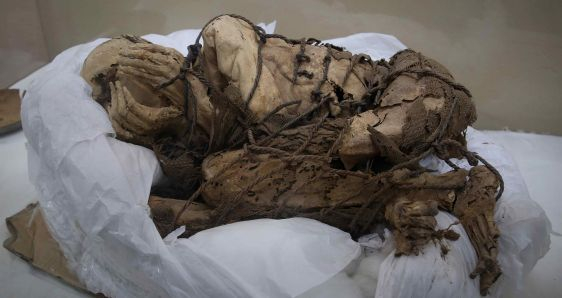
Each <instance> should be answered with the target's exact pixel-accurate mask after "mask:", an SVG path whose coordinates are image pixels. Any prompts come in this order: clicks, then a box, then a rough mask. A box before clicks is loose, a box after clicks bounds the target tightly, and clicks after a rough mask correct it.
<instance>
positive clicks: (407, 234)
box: [385, 192, 459, 256]
mask: <svg viewBox="0 0 562 298" xmlns="http://www.w3.org/2000/svg"><path fill="white" fill-rule="evenodd" d="M411 194H414V195H413V196H410V197H406V196H403V197H400V198H398V199H396V200H395V201H393V202H392V203H391V204H388V205H387V206H386V211H385V218H386V219H387V220H388V221H389V222H390V224H391V225H392V226H393V233H394V240H395V244H396V252H395V255H396V256H401V255H418V254H419V252H420V251H421V250H422V249H423V247H424V246H425V245H426V244H428V243H429V242H430V241H432V240H441V239H443V238H445V239H448V240H457V239H458V238H459V234H457V233H456V232H455V231H453V230H450V229H445V230H436V229H435V228H436V227H437V221H436V220H435V215H437V213H438V212H439V211H438V206H439V203H438V202H437V201H434V200H423V198H422V199H421V200H420V198H417V197H418V196H417V195H416V194H418V192H412V193H411ZM419 194H421V193H419Z"/></svg>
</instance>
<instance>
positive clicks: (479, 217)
mask: <svg viewBox="0 0 562 298" xmlns="http://www.w3.org/2000/svg"><path fill="white" fill-rule="evenodd" d="M498 185H499V182H498V179H497V177H496V175H494V174H493V173H492V172H491V171H490V170H488V169H487V168H486V167H484V166H477V167H474V168H472V169H471V170H470V173H469V180H468V182H467V186H466V188H465V190H464V192H462V193H461V194H460V195H459V197H458V199H457V202H456V204H455V208H454V210H453V213H454V215H455V216H457V217H458V218H459V220H460V221H461V223H462V225H463V227H464V229H465V230H466V232H467V234H468V236H469V237H470V242H471V243H472V245H473V246H474V249H475V250H476V254H477V256H478V263H477V264H476V268H475V269H474V271H473V272H472V273H471V274H470V277H471V278H475V277H477V276H480V294H482V295H486V294H487V293H488V289H489V288H490V287H491V286H492V284H493V283H494V282H495V281H496V279H498V277H499V276H500V275H501V269H500V267H499V265H498V262H497V256H498V241H497V238H498V237H499V235H500V232H499V230H498V228H497V227H496V224H495V222H494V207H495V206H496V200H495V196H496V190H497V188H498Z"/></svg>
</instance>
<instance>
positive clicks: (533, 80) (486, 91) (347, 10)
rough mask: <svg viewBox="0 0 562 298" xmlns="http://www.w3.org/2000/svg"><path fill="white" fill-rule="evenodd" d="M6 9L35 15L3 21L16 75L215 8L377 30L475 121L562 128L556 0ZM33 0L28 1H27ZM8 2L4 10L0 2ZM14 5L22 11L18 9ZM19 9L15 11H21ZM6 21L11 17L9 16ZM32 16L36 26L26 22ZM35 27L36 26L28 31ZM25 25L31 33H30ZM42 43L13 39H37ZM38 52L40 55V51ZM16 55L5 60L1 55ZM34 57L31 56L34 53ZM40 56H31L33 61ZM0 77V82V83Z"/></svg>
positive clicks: (344, 30) (88, 1) (294, 25)
mask: <svg viewBox="0 0 562 298" xmlns="http://www.w3.org/2000/svg"><path fill="white" fill-rule="evenodd" d="M0 2H2V6H1V7H2V10H1V13H0V16H2V17H3V19H2V20H0V24H1V25H0V26H1V28H4V23H5V22H6V20H5V16H6V15H11V14H12V13H13V11H14V10H17V9H19V8H18V7H21V5H22V4H21V3H24V2H25V3H27V4H28V6H29V7H28V8H29V10H30V11H31V10H33V9H36V10H37V15H38V18H35V19H34V18H33V17H32V13H31V12H28V15H27V17H26V18H22V17H19V18H18V21H19V23H17V24H15V25H14V26H11V27H10V28H7V29H0V37H1V38H2V41H1V43H0V46H1V47H2V52H1V53H5V51H4V49H3V48H4V46H5V45H6V44H7V43H6V42H5V40H4V39H6V38H7V37H9V38H11V39H13V38H14V36H15V37H17V38H16V40H18V38H20V39H21V40H18V41H17V42H13V41H12V42H11V43H9V44H8V46H9V47H11V49H20V50H21V53H34V54H35V56H32V57H31V58H30V59H29V61H28V60H26V59H21V54H20V53H18V52H17V51H16V52H14V51H13V50H12V51H9V52H8V55H4V54H3V55H1V56H0V59H2V60H1V61H2V62H1V64H0V65H1V66H2V69H1V71H0V78H2V79H4V77H12V79H13V81H15V80H16V79H18V78H19V77H18V76H17V75H15V72H14V70H15V69H18V70H19V69H26V70H27V69H30V68H33V66H34V65H35V64H34V62H36V61H37V58H34V57H43V56H41V55H44V54H45V53H46V55H47V57H48V59H52V58H53V57H54V56H55V55H56V54H58V53H59V52H60V51H62V50H64V49H65V48H68V47H70V46H72V45H75V44H78V43H82V42H86V41H89V40H91V39H94V38H96V37H101V36H108V37H109V36H115V35H118V34H121V33H132V34H139V35H140V34H147V33H160V34H167V33H169V32H172V31H175V30H179V29H185V28H200V27H201V26H202V25H203V24H205V23H206V21H207V20H209V19H210V18H211V17H213V16H215V15H218V14H221V13H238V14H242V15H244V16H246V17H248V18H250V19H252V20H254V21H255V22H261V21H264V22H268V21H272V20H277V32H278V33H282V34H285V35H288V36H290V37H303V36H306V37H317V38H321V39H327V38H333V37H339V36H344V35H348V34H352V33H357V32H381V33H387V34H392V35H395V36H396V37H398V38H399V39H400V40H401V41H402V42H403V43H405V44H406V45H407V46H409V47H411V48H413V49H415V50H418V51H421V52H422V53H424V54H426V55H427V56H430V57H433V58H436V59H437V60H438V61H440V62H441V63H443V64H444V65H445V66H446V67H448V68H449V70H450V71H451V72H452V73H453V75H454V76H455V78H456V79H457V81H459V82H461V83H462V84H464V85H465V86H467V87H468V88H469V89H470V90H471V91H472V93H473V96H474V100H475V102H476V105H477V109H478V113H479V120H478V122H477V125H476V126H477V127H478V128H485V129H502V128H509V129H514V130H525V131H532V132H541V133H551V134H558V135H562V116H561V113H562V1H548V0H542V1H528V0H527V1H525V0H511V1H508V0H496V1H493V0H473V1H462V0H459V1H453V0H426V1H393V0H378V1H372V0H371V1H369V0H349V1H342V0H310V1H302V0H301V1H297V0H285V1H274V0H262V1H253V0H241V1H226V0H225V1H216V0H215V1H211V0H206V1H205V0H191V1H188V0H166V1H148V0H97V1H94V0H83V1H82V0H37V1H32V0H23V1H22V0H0ZM33 3H36V5H35V6H34V5H32V4H33ZM5 7H7V8H8V9H5ZM20 10H21V9H20ZM20 14H21V12H20ZM12 19H13V18H12ZM37 21H39V23H40V26H39V27H40V28H36V27H37V26H35V25H32V24H35V23H36V22H37ZM35 29H37V31H35ZM30 32H31V33H32V34H31V35H30ZM38 32H42V33H43V37H44V45H43V46H44V48H43V50H41V51H38V53H35V52H33V51H30V50H29V48H30V47H34V48H35V50H40V47H37V46H36V45H35V44H33V43H32V42H31V43H26V42H23V41H22V40H30V39H32V40H33V41H37V40H38V39H37V38H35V35H36V34H39V33H38ZM39 52H40V53H39ZM11 57H20V59H19V60H13V61H12V62H10V63H7V62H5V61H4V60H5V59H10V60H12V58H11ZM34 59H35V60H34ZM41 59H43V58H40V59H38V61H42V60H41ZM2 82H4V81H2Z"/></svg>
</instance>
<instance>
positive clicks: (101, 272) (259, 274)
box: [22, 24, 550, 297]
mask: <svg viewBox="0 0 562 298" xmlns="http://www.w3.org/2000/svg"><path fill="white" fill-rule="evenodd" d="M273 27H274V24H270V25H268V26H266V30H267V31H269V32H271V31H272V30H273ZM197 33H198V30H184V31H178V32H176V33H172V34H170V35H168V36H160V35H147V36H145V38H147V39H148V40H150V41H152V42H155V43H158V44H162V45H164V46H168V47H173V48H176V49H177V50H179V51H180V52H182V54H185V53H186V45H187V44H191V43H192V42H193V40H194V39H195V36H196V34H197ZM103 41H105V40H104V39H99V40H96V41H94V42H91V43H88V44H84V45H80V46H76V47H73V48H70V49H68V50H66V51H65V52H63V53H62V54H60V55H59V56H57V57H56V58H55V60H54V61H53V62H52V63H51V64H49V65H48V66H46V67H44V68H43V69H42V70H41V71H40V73H38V74H36V75H35V79H34V81H33V82H32V84H31V85H30V86H29V88H27V95H26V96H25V98H24V102H23V106H22V118H23V127H24V132H25V134H26V137H27V139H28V141H29V144H28V155H29V173H30V176H31V177H30V178H31V181H32V183H33V184H34V185H35V187H36V188H37V190H38V193H39V199H40V202H41V205H42V207H43V211H44V213H45V218H46V220H47V222H48V224H49V226H50V228H51V231H52V232H53V236H54V237H55V239H57V241H58V242H59V244H60V246H61V248H62V250H63V252H64V254H65V256H66V257H67V259H68V261H69V263H70V264H69V265H70V267H71V268H72V269H73V270H74V271H75V272H76V273H77V274H78V276H79V278H80V280H81V281H82V282H83V283H84V284H85V285H86V286H87V287H88V289H90V290H91V291H93V292H102V293H104V294H106V295H108V296H111V297H139V296H147V297H295V296H298V295H300V294H302V293H304V292H306V293H305V294H304V295H307V296H308V297H318V296H322V297H329V296H332V297H342V296H349V297H355V296H356V297H360V296H361V295H363V296H365V295H366V296H367V297H372V295H374V290H375V284H377V290H376V295H377V297H430V296H431V297H450V296H464V297H469V296H477V295H478V294H477V293H478V291H477V282H476V281H474V280H470V279H469V278H468V273H469V272H470V271H471V270H472V268H473V267H474V265H475V263H476V256H475V253H474V250H473V249H472V247H471V246H470V244H469V242H468V238H467V237H466V233H464V231H463V230H462V228H461V227H458V226H457V227H455V229H456V230H457V231H458V232H460V233H461V239H460V240H458V241H455V242H450V243H449V245H450V246H451V251H450V252H449V254H448V255H447V256H446V257H445V258H443V257H441V255H440V251H439V250H438V248H437V247H435V246H431V245H430V246H428V247H427V248H426V249H425V250H424V254H423V255H421V256H417V257H413V256H412V257H400V258H395V257H394V256H393V255H392V254H391V249H392V247H391V245H392V244H391V241H388V239H387V241H386V242H385V243H382V241H380V243H379V244H380V247H382V248H380V249H379V250H377V249H375V250H374V252H371V253H370V254H369V257H367V258H363V259H362V260H361V262H360V263H359V266H358V268H357V269H356V270H354V269H353V268H352V267H353V266H351V265H350V266H348V265H349V264H350V263H351V264H352V265H353V264H354V263H352V261H353V260H354V259H357V257H358V255H359V254H360V251H361V249H360V246H359V244H358V243H356V242H354V241H353V240H351V239H350V237H349V235H348V234H346V233H344V232H341V231H339V230H337V229H334V228H332V227H329V226H327V225H324V224H321V223H319V222H316V221H313V220H308V219H298V218H297V219H286V220H267V219H264V220H257V221H249V222H242V223H236V224H232V225H228V226H223V227H218V228H215V229H211V230H207V231H203V232H201V233H199V234H197V235H195V236H193V237H192V238H189V239H176V237H175V235H177V233H173V234H172V235H169V236H168V237H166V239H164V240H162V239H161V238H160V236H159V235H158V233H157V231H156V229H155V227H154V225H153V224H152V221H151V219H150V218H149V210H148V207H147V204H146V203H147V200H148V195H149V191H150V187H151V185H152V184H153V183H155V182H156V181H157V180H158V177H159V176H160V175H161V174H160V169H159V167H158V163H157V161H156V159H155V157H154V155H153V153H152V152H151V151H150V150H147V149H145V148H142V147H139V146H135V145H132V144H127V143H123V142H120V141H118V140H116V139H114V138H113V137H112V136H113V129H112V128H111V124H110V122H109V121H108V118H107V114H106V113H105V111H104V110H103V109H102V108H101V107H100V106H99V105H98V104H97V103H95V102H94V101H92V100H91V99H90V97H89V94H90V89H89V87H88V85H87V84H86V83H85V82H84V81H83V80H82V79H81V78H80V76H79V71H80V67H81V65H82V62H83V60H84V59H85V57H86V56H87V55H88V53H89V52H90V51H91V50H92V49H93V48H94V47H95V46H97V45H98V44H100V43H101V42H103ZM330 42H331V43H334V44H338V45H343V46H346V47H347V48H348V49H349V50H350V51H352V52H366V53H369V54H371V55H372V57H373V58H374V59H378V58H388V57H389V56H390V55H392V54H393V53H394V52H396V51H397V50H400V49H402V48H404V45H402V44H401V43H400V42H399V41H398V40H397V39H396V38H394V37H392V36H388V35H382V34H375V33H362V34H356V35H353V36H350V37H347V38H341V39H337V40H332V41H330ZM484 139H485V138H483V137H482V136H481V135H480V134H479V133H478V132H476V131H474V130H471V131H470V133H469V146H470V149H471V150H475V151H478V152H480V153H481V155H483V156H484V157H486V158H488V160H489V161H490V162H491V163H493V164H494V165H496V166H497V167H498V168H499V170H500V171H501V172H502V174H503V175H504V179H505V180H506V193H505V194H504V196H503V198H502V200H501V201H500V203H499V204H498V207H497V210H496V219H497V220H498V222H499V223H498V225H499V228H500V230H501V232H502V236H501V238H500V257H499V261H500V264H501V265H502V268H503V269H504V275H503V276H502V278H501V279H500V280H499V281H498V284H497V285H496V286H495V287H494V288H493V290H494V292H493V293H494V294H496V295H499V293H500V292H501V289H502V288H503V287H504V286H505V285H508V284H510V285H516V284H518V283H519V282H520V281H521V279H522V277H523V274H524V273H526V272H528V271H529V270H530V268H532V266H533V265H534V264H535V262H536V261H537V259H538V258H540V257H541V256H542V255H544V253H545V252H546V250H547V249H548V243H549V238H548V233H549V230H550V225H549V223H548V220H547V219H546V217H545V215H544V212H543V211H542V209H540V207H538V206H537V205H536V204H534V202H533V201H531V200H530V198H529V195H528V193H527V191H526V188H525V186H524V183H523V181H522V179H521V177H520V174H519V173H518V171H517V169H516V168H515V166H514V163H513V161H512V160H511V159H510V158H509V157H506V156H507V155H506V153H505V152H504V151H502V149H501V148H498V147H495V146H494V145H492V144H491V142H489V141H484ZM427 162H428V163H430V161H427ZM433 165H434V166H435V167H436V168H439V169H440V170H444V169H445V167H446V166H445V165H443V164H440V163H438V162H437V161H433ZM453 221H454V218H453V217H452V216H450V215H448V214H445V213H440V214H439V215H438V222H439V225H440V226H441V227H446V226H448V225H449V223H451V222H453ZM187 228H189V227H187ZM381 263H382V264H381ZM379 266H380V269H379ZM344 268H345V270H344ZM338 272H339V273H338ZM377 280H378V283H377ZM309 289H310V290H309ZM307 290H308V291H307Z"/></svg>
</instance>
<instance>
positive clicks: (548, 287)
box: [0, 131, 562, 297]
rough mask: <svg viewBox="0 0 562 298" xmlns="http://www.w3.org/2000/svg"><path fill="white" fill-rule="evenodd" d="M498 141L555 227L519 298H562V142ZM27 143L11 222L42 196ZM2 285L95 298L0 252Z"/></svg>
mask: <svg viewBox="0 0 562 298" xmlns="http://www.w3.org/2000/svg"><path fill="white" fill-rule="evenodd" d="M486 134H488V135H489V136H491V137H492V138H493V139H494V141H495V142H496V143H498V144H500V145H502V146H504V147H505V148H506V149H507V150H508V151H509V152H510V153H511V154H512V155H513V157H514V158H515V160H516V162H517V164H518V166H519V169H520V170H521V172H522V174H523V176H524V178H525V181H526V183H527V186H528V188H529V192H530V193H531V197H532V198H533V199H534V200H535V201H537V202H538V203H539V204H541V206H542V207H543V208H544V209H545V211H546V213H547V215H548V217H549V218H550V220H551V222H552V230H553V234H552V235H551V239H552V244H551V249H550V251H549V252H548V254H547V255H546V256H545V257H544V258H543V259H541V260H540V261H539V262H538V264H537V266H536V267H535V268H534V269H533V271H532V272H531V274H530V275H529V276H528V278H527V280H526V282H525V285H524V290H523V293H517V294H516V295H513V296H514V297H558V296H559V294H560V293H562V283H561V282H562V236H561V233H562V217H561V216H560V215H561V214H562V200H560V194H561V193H562V183H559V182H560V181H559V180H560V178H559V177H560V176H559V175H560V173H562V160H560V159H559V156H560V153H562V137H553V136H543V135H534V134H525V133H515V132H505V131H488V132H486ZM25 143H26V139H25V136H24V134H23V132H21V131H19V132H15V133H11V134H8V135H4V136H0V164H1V165H2V166H1V167H0V218H6V217H8V216H11V215H13V214H15V213H16V212H18V211H20V210H21V209H23V208H24V207H25V206H26V205H27V204H29V203H31V202H34V201H36V197H37V194H36V192H35V190H34V187H33V186H32V185H31V183H30V182H29V178H28V171H27V152H26V148H25ZM8 235H9V232H8V230H7V228H6V225H5V224H0V239H1V240H2V241H3V240H5V239H7V238H8ZM0 285H1V286H2V294H1V296H2V297H90V295H89V294H87V293H85V292H82V291H80V290H77V289H75V288H73V287H71V286H68V285H66V284H64V283H63V282H61V281H59V280H58V279H56V278H54V277H52V276H50V275H48V274H46V273H44V272H41V271H39V270H36V269H34V268H32V267H31V266H30V265H29V264H28V263H26V262H25V261H23V260H21V259H20V258H19V257H17V256H15V255H13V254H11V253H10V252H8V251H7V250H6V249H4V248H0Z"/></svg>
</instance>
